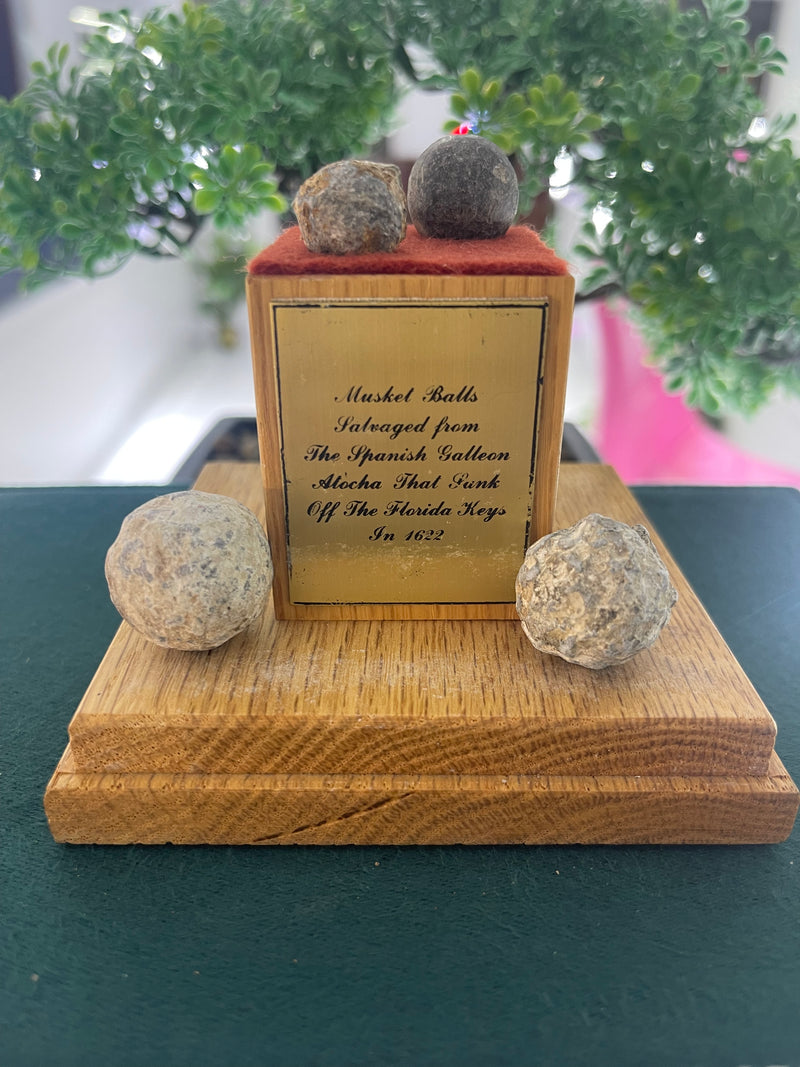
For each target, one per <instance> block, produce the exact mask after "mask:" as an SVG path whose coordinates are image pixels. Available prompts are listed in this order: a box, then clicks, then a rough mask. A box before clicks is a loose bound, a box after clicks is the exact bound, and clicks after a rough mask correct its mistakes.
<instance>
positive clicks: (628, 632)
mask: <svg viewBox="0 0 800 1067" xmlns="http://www.w3.org/2000/svg"><path fill="white" fill-rule="evenodd" d="M677 599H678V594H677V592H676V590H675V588H674V586H673V585H672V582H671V581H670V577H669V573H668V571H667V568H666V567H665V566H664V563H663V562H662V560H661V558H660V557H659V555H658V553H657V551H656V549H655V546H654V545H653V542H652V541H651V540H650V536H649V534H648V532H647V530H646V529H645V528H644V526H641V525H636V526H628V525H626V524H625V523H624V522H619V521H617V520H616V519H609V518H607V517H606V516H604V515H587V516H586V518H584V519H581V521H580V522H577V523H575V525H574V526H570V527H569V528H568V529H566V530H559V531H557V532H556V533H552V534H548V535H547V536H546V537H543V538H541V539H540V540H539V541H537V542H536V543H535V544H534V545H531V547H530V548H529V549H528V551H527V552H526V554H525V561H524V563H523V564H522V567H521V568H520V571H519V575H518V576H517V613H518V614H519V617H520V620H521V622H522V628H523V630H524V631H525V634H526V635H527V637H528V639H529V640H530V642H531V644H532V645H533V646H534V647H535V648H538V649H539V651H540V652H548V653H551V654H552V655H555V656H561V658H562V659H565V660H568V661H569V662H570V663H578V664H580V665H581V666H583V667H591V668H594V669H599V668H602V667H610V666H613V665H614V664H617V663H624V662H625V660H627V659H630V658H631V656H635V655H636V654H637V653H639V652H642V651H643V650H644V649H646V648H649V647H650V646H651V645H652V644H653V643H654V641H655V640H656V638H657V637H658V635H659V634H660V633H661V630H662V629H663V627H664V626H665V625H666V624H667V622H668V621H669V617H670V612H671V611H672V607H673V605H674V604H675V602H676V600H677Z"/></svg>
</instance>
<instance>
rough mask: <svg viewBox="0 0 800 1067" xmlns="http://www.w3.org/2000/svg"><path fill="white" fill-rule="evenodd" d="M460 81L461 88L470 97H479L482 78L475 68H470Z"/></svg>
mask: <svg viewBox="0 0 800 1067" xmlns="http://www.w3.org/2000/svg"><path fill="white" fill-rule="evenodd" d="M458 80H459V84H460V85H461V88H462V89H463V90H464V92H466V93H468V94H469V95H470V96H477V94H478V93H479V92H480V88H481V76H480V74H479V73H478V72H477V70H475V68H474V67H468V68H467V70H465V71H464V73H463V74H462V75H461V77H460V78H459V79H458Z"/></svg>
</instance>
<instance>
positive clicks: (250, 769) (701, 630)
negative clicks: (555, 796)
mask: <svg viewBox="0 0 800 1067" xmlns="http://www.w3.org/2000/svg"><path fill="white" fill-rule="evenodd" d="M197 484H198V488H202V489H204V490H206V491H210V492H226V493H228V494H229V495H231V496H234V497H236V498H237V499H240V500H241V501H242V502H243V503H245V504H247V505H248V506H250V507H252V508H254V510H256V512H257V513H259V514H260V515H261V516H263V512H262V511H261V491H260V480H259V475H258V468H257V467H256V466H255V465H246V464H241V465H237V464H214V465H210V466H209V467H207V468H206V470H205V471H204V473H203V474H202V475H201V478H200V480H199V481H198V483H197ZM592 510H598V511H601V512H604V513H606V514H610V515H612V516H613V517H615V518H619V519H622V520H623V521H626V522H637V521H645V523H646V519H645V517H644V515H643V514H642V512H641V510H640V509H639V507H638V505H637V504H636V502H635V501H634V499H633V497H632V496H631V494H630V493H629V491H628V490H627V489H626V488H625V487H624V486H623V485H622V483H621V482H620V481H619V479H618V478H617V476H616V475H615V474H614V472H613V471H612V470H611V469H610V468H607V467H601V466H596V465H586V466H579V465H576V466H573V465H565V467H564V468H563V473H562V482H561V493H560V497H559V507H558V515H557V521H558V524H559V525H562V526H563V525H568V524H570V523H571V522H574V521H575V520H577V519H578V518H580V517H582V516H583V515H585V514H586V513H587V512H589V511H592ZM646 524H647V523H646ZM653 534H654V537H655V538H656V543H657V545H658V548H659V551H660V552H661V554H662V557H663V558H664V559H665V562H666V563H667V565H668V567H669V568H670V571H671V575H672V579H673V581H674V582H675V584H676V586H677V587H678V590H679V600H678V604H677V605H676V608H675V610H674V612H673V616H672V619H671V621H670V623H669V625H668V626H667V628H666V629H665V630H664V631H663V633H662V635H661V637H660V639H659V641H658V642H657V643H656V645H655V646H653V648H652V649H650V650H648V651H647V652H644V653H642V654H640V655H639V656H637V657H635V658H634V659H632V660H629V661H628V662H627V663H625V664H622V665H620V666H618V667H615V668H612V669H608V670H604V671H591V670H588V669H585V668H582V667H578V666H575V665H574V664H569V663H566V662H564V661H563V660H561V659H558V658H556V657H551V656H546V655H543V654H541V653H539V652H537V651H536V650H535V649H534V648H533V647H532V645H531V644H530V643H529V642H528V640H527V639H526V638H525V636H524V634H523V633H522V629H521V627H520V625H519V623H518V622H502V621H485V622H477V621H449V622H440V621H432V620H421V621H414V622H386V621H372V622H356V621H340V622H334V621H329V622H320V621H313V622H311V621H302V622H299V621H276V619H275V617H274V614H273V613H272V611H267V612H266V613H265V615H264V618H263V619H262V620H261V622H260V623H259V624H256V625H254V626H253V627H251V628H250V630H249V631H248V632H246V633H244V634H241V635H240V636H239V637H237V638H234V639H233V640H232V641H230V642H229V643H228V644H226V645H224V646H222V647H221V648H219V649H216V650H214V651H211V652H198V653H187V652H179V651H174V650H168V649H162V648H159V647H157V646H156V645H153V644H151V643H149V642H148V641H146V640H145V639H144V638H142V637H141V636H140V635H139V634H137V633H136V632H135V631H133V630H132V629H131V628H130V627H129V626H128V625H127V624H125V623H123V624H122V626H121V627H120V629H119V632H118V633H117V635H116V637H115V638H114V640H113V642H112V644H111V646H110V648H109V650H108V653H107V655H106V657H105V658H104V660H103V662H102V663H101V665H100V667H99V669H98V671H97V674H96V676H95V678H94V680H93V681H92V683H91V685H90V686H89V688H88V690H87V692H86V695H85V697H84V699H83V701H82V702H81V704H80V706H79V708H78V710H77V712H76V714H75V716H74V718H73V720H72V723H71V725H70V728H69V734H70V740H71V743H72V750H73V753H74V757H75V760H76V762H77V764H78V766H79V767H80V768H81V769H82V770H86V771H105V770H115V771H122V772H134V771H143V772H146V771H162V770H168V771H172V772H194V771H203V772H217V773H300V774H314V773H318V774H335V773H348V774H359V773H362V774H363V773H381V774H398V773H413V774H477V773H487V774H617V773H623V774H717V773H736V774H764V773H766V769H767V764H768V761H769V757H770V754H771V752H772V749H773V744H774V738H775V724H774V721H773V719H772V717H771V716H770V714H769V712H768V711H767V709H766V708H765V706H764V704H763V703H762V701H761V700H760V698H759V697H758V694H757V693H756V692H755V690H754V688H753V687H752V685H751V684H750V682H749V681H748V679H747V678H746V676H745V675H744V674H743V672H742V670H741V668H740V667H739V665H738V664H737V662H736V660H735V659H734V657H733V655H732V654H731V652H730V651H729V650H728V648H727V646H726V645H725V643H724V641H723V640H722V638H721V637H720V635H719V633H718V631H717V630H716V628H715V627H714V626H713V624H712V622H711V621H710V619H709V618H708V615H707V614H706V612H705V611H704V609H703V608H702V606H701V605H700V603H699V601H698V600H697V598H696V596H695V595H694V594H693V592H692V591H691V589H690V587H689V585H688V584H687V582H686V581H685V579H684V578H683V576H682V574H681V573H680V571H679V569H678V568H677V566H676V565H675V563H674V562H673V561H672V559H671V557H670V556H669V555H668V553H667V551H666V549H665V548H664V546H663V545H662V544H661V543H660V542H658V539H657V535H656V534H655V531H653Z"/></svg>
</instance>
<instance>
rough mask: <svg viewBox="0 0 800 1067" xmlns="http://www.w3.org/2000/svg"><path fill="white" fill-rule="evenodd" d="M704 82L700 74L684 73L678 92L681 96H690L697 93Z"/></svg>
mask: <svg viewBox="0 0 800 1067" xmlns="http://www.w3.org/2000/svg"><path fill="white" fill-rule="evenodd" d="M702 84H703V79H702V78H701V77H700V75H699V74H684V76H683V77H682V78H681V80H680V81H679V82H678V87H677V89H676V92H677V94H678V95H679V96H682V97H685V98H689V97H692V96H696V95H697V91H698V89H699V88H700V86H701V85H702Z"/></svg>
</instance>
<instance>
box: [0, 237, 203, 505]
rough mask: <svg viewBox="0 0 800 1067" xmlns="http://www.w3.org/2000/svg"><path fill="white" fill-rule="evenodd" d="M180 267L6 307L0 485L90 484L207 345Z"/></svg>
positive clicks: (126, 275) (69, 286)
mask: <svg viewBox="0 0 800 1067" xmlns="http://www.w3.org/2000/svg"><path fill="white" fill-rule="evenodd" d="M195 302H196V288H195V282H194V279H193V278H192V275H191V272H190V271H189V270H188V268H187V267H186V265H185V264H184V263H182V262H180V261H178V260H163V261H155V260H153V261H149V260H145V259H144V258H143V257H140V258H138V259H134V260H131V262H130V263H129V264H128V265H127V266H126V267H125V268H124V269H123V270H122V271H120V272H119V273H118V274H116V275H114V276H112V277H110V278H104V279H102V280H97V281H93V282H90V281H85V280H82V279H70V280H63V281H58V282H54V283H52V284H51V285H50V286H49V287H47V288H46V289H42V290H39V291H38V292H35V293H33V294H30V295H27V296H23V297H20V298H18V299H15V300H12V301H9V302H7V303H6V304H4V305H3V306H1V307H0V382H2V389H1V390H0V484H18V483H25V482H31V483H32V482H40V483H45V482H71V481H78V482H80V481H86V480H91V479H92V478H93V476H94V474H95V472H96V470H97V469H98V466H99V465H101V464H102V463H104V462H105V461H106V459H107V458H108V454H109V450H110V449H113V448H115V447H116V445H117V443H118V442H119V440H120V438H121V437H123V436H126V435H127V433H128V432H129V429H128V427H129V426H130V425H131V424H132V423H135V421H136V420H137V418H138V417H139V415H140V412H141V411H142V410H143V409H145V408H146V406H147V404H148V403H149V402H150V399H151V397H152V395H153V393H154V392H157V390H158V388H159V386H160V383H161V382H162V380H163V379H164V378H165V377H166V376H168V375H169V374H171V373H173V372H174V369H175V366H176V364H180V363H186V362H187V361H189V360H190V359H191V356H192V353H193V351H195V350H196V349H197V348H198V347H199V346H200V345H201V343H202V331H203V330H204V329H205V328H206V326H205V323H198V322H197V317H196V315H195V314H194V313H193V308H194V306H195Z"/></svg>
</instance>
